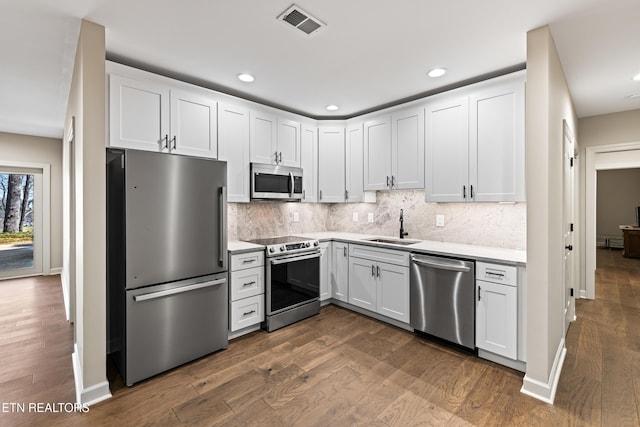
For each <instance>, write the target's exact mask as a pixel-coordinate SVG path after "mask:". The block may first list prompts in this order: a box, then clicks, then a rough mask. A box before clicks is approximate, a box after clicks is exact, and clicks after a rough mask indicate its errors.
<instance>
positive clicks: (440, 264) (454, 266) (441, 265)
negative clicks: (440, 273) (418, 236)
mask: <svg viewBox="0 0 640 427" xmlns="http://www.w3.org/2000/svg"><path fill="white" fill-rule="evenodd" d="M411 262H414V263H416V264H418V265H423V266H425V267H433V268H438V269H441V270H451V271H459V272H461V273H468V272H469V271H470V270H471V269H470V268H469V267H468V266H466V265H460V264H459V263H448V262H446V261H437V262H436V261H430V260H429V261H426V260H424V259H420V258H417V257H414V256H412V257H411Z"/></svg>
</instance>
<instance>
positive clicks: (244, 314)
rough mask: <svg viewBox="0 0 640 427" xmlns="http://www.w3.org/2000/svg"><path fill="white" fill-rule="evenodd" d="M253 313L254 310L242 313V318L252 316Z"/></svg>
mask: <svg viewBox="0 0 640 427" xmlns="http://www.w3.org/2000/svg"><path fill="white" fill-rule="evenodd" d="M255 312H256V311H255V310H251V311H247V312H244V313H242V315H243V316H248V315H250V314H253V313H255Z"/></svg>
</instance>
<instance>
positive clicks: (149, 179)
mask: <svg viewBox="0 0 640 427" xmlns="http://www.w3.org/2000/svg"><path fill="white" fill-rule="evenodd" d="M226 180H227V164H226V162H221V161H217V160H208V159H200V158H194V157H187V156H179V155H170V154H163V153H153V152H145V151H137V150H117V149H108V150H107V282H108V286H107V294H108V295H107V301H108V310H107V312H108V322H107V324H108V329H109V330H108V334H107V336H108V342H107V349H108V352H109V353H110V354H112V355H113V358H114V361H115V363H116V366H117V367H118V370H119V371H120V373H121V375H122V377H123V379H124V382H125V383H126V384H127V385H132V384H133V383H136V382H138V381H141V380H143V379H146V378H149V377H151V376H153V375H155V374H158V373H160V372H163V371H166V370H168V369H171V368H173V367H176V366H179V365H181V364H184V363H186V362H189V361H191V360H194V359H196V358H199V357H201V356H204V355H206V354H209V353H212V352H214V351H216V350H220V349H223V348H226V347H227V342H228V341H227V336H228V281H227V224H226V220H227V203H226Z"/></svg>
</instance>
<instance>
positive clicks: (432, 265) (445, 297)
mask: <svg viewBox="0 0 640 427" xmlns="http://www.w3.org/2000/svg"><path fill="white" fill-rule="evenodd" d="M474 279H475V265H474V262H473V261H464V260H458V259H450V258H443V257H437V256H428V255H419V254H411V273H410V289H411V299H410V301H411V305H410V311H411V312H410V324H411V327H412V328H414V329H416V330H418V331H421V332H424V333H427V334H429V335H433V336H435V337H438V338H441V339H444V340H446V341H450V342H452V343H455V344H458V345H460V346H463V347H466V348H469V349H471V350H475V282H474Z"/></svg>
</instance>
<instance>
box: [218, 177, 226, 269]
mask: <svg viewBox="0 0 640 427" xmlns="http://www.w3.org/2000/svg"><path fill="white" fill-rule="evenodd" d="M219 191H220V192H219V194H218V198H219V201H218V202H219V203H220V230H219V234H220V237H219V239H218V241H219V242H220V247H219V248H218V249H219V251H220V258H219V259H218V263H219V264H220V266H221V267H222V268H223V269H225V270H226V269H227V187H220V190H219Z"/></svg>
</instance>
